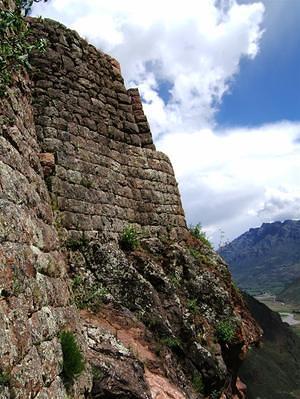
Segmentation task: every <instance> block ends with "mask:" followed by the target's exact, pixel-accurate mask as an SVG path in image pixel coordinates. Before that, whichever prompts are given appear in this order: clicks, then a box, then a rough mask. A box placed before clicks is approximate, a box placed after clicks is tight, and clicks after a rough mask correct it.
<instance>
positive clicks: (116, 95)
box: [31, 19, 186, 238]
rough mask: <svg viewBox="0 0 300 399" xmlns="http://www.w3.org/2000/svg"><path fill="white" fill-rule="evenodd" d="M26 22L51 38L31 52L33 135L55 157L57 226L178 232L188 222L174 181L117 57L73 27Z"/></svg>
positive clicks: (92, 231)
mask: <svg viewBox="0 0 300 399" xmlns="http://www.w3.org/2000/svg"><path fill="white" fill-rule="evenodd" d="M31 24H32V27H33V30H34V32H35V34H38V35H39V36H40V37H41V36H46V38H48V40H49V47H48V49H47V52H46V53H45V54H44V55H41V54H37V55H35V57H33V59H32V65H33V70H32V74H31V78H32V80H33V83H34V88H33V107H34V111H35V124H36V128H37V132H38V139H39V143H40V145H41V147H42V149H43V151H44V152H45V153H51V154H53V155H54V158H55V165H54V168H53V171H52V175H51V176H49V177H48V178H47V179H48V183H49V184H48V186H49V187H50V190H51V193H52V198H53V202H54V203H55V206H56V209H57V211H58V212H59V218H60V225H61V227H62V228H64V229H67V231H68V234H69V235H71V236H72V237H74V236H75V237H78V236H81V235H82V234H83V233H85V234H86V235H87V236H92V237H94V236H95V235H99V233H105V234H106V235H107V234H109V235H112V236H114V237H116V238H117V237H118V236H119V235H120V233H121V231H122V230H123V229H124V227H125V226H126V225H128V224H133V225H137V227H140V228H141V229H142V230H143V231H144V233H145V234H146V235H149V234H154V233H155V234H156V233H158V234H163V235H168V236H171V237H172V238H178V237H179V236H180V235H182V234H183V233H185V232H186V223H185V218H184V212H183V209H182V206H181V200H180V195H179V192H178V187H177V183H176V180H175V177H174V172H173V169H172V166H171V164H170V161H169V159H168V158H167V156H166V155H164V154H162V153H160V152H157V151H155V147H154V145H153V142H152V135H151V132H150V127H149V124H148V121H147V118H146V116H145V114H144V112H143V107H142V102H141V98H140V95H139V92H138V90H137V89H129V90H127V89H126V88H125V86H124V82H123V78H122V76H121V73H120V67H119V64H118V63H117V61H115V60H114V59H113V58H111V57H110V56H107V55H105V54H103V53H102V52H100V51H99V50H96V49H95V48H94V47H93V46H91V45H89V44H88V43H87V42H86V41H85V40H83V39H81V38H80V37H79V36H78V35H77V34H76V32H73V31H71V30H69V29H66V28H65V27H64V26H62V25H61V24H59V23H57V22H54V21H50V20H46V21H43V23H40V22H38V21H36V20H34V19H32V20H31ZM48 170H49V168H48V169H47V172H46V173H48Z"/></svg>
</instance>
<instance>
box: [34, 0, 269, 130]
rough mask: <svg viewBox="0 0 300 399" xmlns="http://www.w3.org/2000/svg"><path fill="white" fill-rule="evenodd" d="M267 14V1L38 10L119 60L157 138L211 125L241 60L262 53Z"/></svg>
mask: <svg viewBox="0 0 300 399" xmlns="http://www.w3.org/2000/svg"><path fill="white" fill-rule="evenodd" d="M263 12H264V6H263V5H262V3H252V4H247V5H245V4H244V5H241V4H238V3H237V2H236V1H235V0H222V1H218V2H217V1H214V0H201V1H198V0H186V1H184V2H183V1H173V0H172V1H171V0H164V1H160V0H153V1H151V2H149V1H146V0H127V1H124V0H111V1H104V0H85V2H84V5H83V2H82V0H52V1H51V2H50V3H47V4H46V5H45V4H43V3H39V4H36V5H35V7H34V13H35V15H38V14H42V15H47V16H50V17H52V18H54V19H58V20H60V21H62V22H63V23H66V24H67V25H68V26H71V27H72V28H74V29H76V30H77V31H78V32H79V33H80V34H82V35H83V36H85V37H87V38H88V39H89V41H91V42H92V43H93V44H94V45H96V46H97V47H99V48H101V49H102V50H104V51H105V52H108V53H110V54H112V55H113V56H115V57H116V58H117V59H118V60H119V61H120V62H121V65H122V69H123V74H124V76H125V79H126V82H127V84H128V85H129V86H139V88H140V90H141V93H142V95H143V99H144V103H145V111H146V113H147V115H148V117H149V120H150V124H151V126H152V130H153V134H154V137H158V136H159V135H161V134H164V133H165V132H172V131H174V129H175V128H176V129H178V128H180V129H181V130H183V131H187V130H189V131H191V130H193V129H196V128H197V129H198V128H199V126H201V127H203V126H210V125H211V124H212V123H213V116H214V113H215V111H216V109H217V107H218V105H219V104H220V101H221V99H222V96H223V95H224V93H225V92H226V91H227V90H228V87H229V84H230V81H231V80H232V79H233V77H234V75H235V74H236V73H237V72H238V69H239V62H240V59H241V57H249V58H254V57H255V55H256V54H257V52H258V49H259V41H260V38H261V35H262V31H261V28H260V24H261V22H262V18H263ZM162 82H167V84H168V87H169V92H168V93H161V90H160V89H161V83H162Z"/></svg>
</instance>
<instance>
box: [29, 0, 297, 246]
mask: <svg viewBox="0 0 300 399" xmlns="http://www.w3.org/2000/svg"><path fill="white" fill-rule="evenodd" d="M34 13H35V15H39V14H42V15H43V16H48V17H50V18H54V19H57V20H59V21H61V22H62V23H64V24H66V25H67V26H69V27H72V28H74V29H76V30H78V31H79V33H80V34H81V35H82V36H84V37H87V38H88V39H89V40H90V41H91V42H92V43H93V44H94V45H96V46H97V47H99V48H101V49H102V50H103V51H106V52H108V53H110V54H111V55H113V56H115V57H116V58H117V59H118V60H119V61H120V63H121V66H122V70H123V75H124V77H125V80H126V82H127V84H128V86H130V87H132V86H139V88H140V91H141V93H142V95H143V99H144V109H145V112H146V114H147V116H148V118H149V120H150V123H151V126H152V132H153V135H154V137H155V138H156V143H157V146H158V148H160V149H161V150H163V151H164V152H166V153H167V154H169V155H170V157H171V160H172V162H173V165H174V168H175V172H176V176H177V178H178V180H179V183H180V188H181V192H182V197H183V203H184V207H185V210H186V214H187V218H188V221H189V222H192V223H197V222H198V221H200V222H202V223H203V225H204V226H205V227H206V229H207V231H208V232H209V234H211V235H212V237H213V239H214V241H215V243H217V242H218V230H219V229H221V230H224V231H225V236H226V237H228V238H233V237H234V236H236V235H238V234H240V233H242V232H243V231H244V230H246V229H248V228H249V227H253V226H255V225H259V224H260V223H261V222H262V221H266V220H268V221H270V220H276V219H277V218H279V219H280V218H285V217H291V218H292V217H300V215H299V209H300V206H299V199H300V194H299V191H298V188H297V184H298V181H297V180H298V171H299V170H300V156H299V155H300V154H299V152H300V143H299V137H300V124H299V123H298V124H297V123H289V122H281V123H274V124H269V125H265V126H261V127H258V128H252V129H250V128H238V129H228V130H226V129H225V130H224V129H223V130H218V129H217V128H216V126H215V122H214V115H215V112H216V110H217V108H218V106H219V104H220V102H221V100H222V97H223V95H224V93H225V92H226V91H228V89H229V87H230V84H231V82H232V80H233V79H234V77H235V75H236V74H237V73H238V72H239V63H240V60H241V59H242V58H243V57H248V58H250V59H253V58H255V56H256V54H257V52H258V51H259V45H260V39H261V36H262V30H261V22H262V19H263V14H264V6H263V4H262V3H261V2H250V3H249V2H248V3H247V4H243V5H242V4H238V3H237V1H236V0H219V1H214V0H201V1H199V0H186V1H184V2H182V1H174V0H172V1H171V0H164V1H161V0H160V1H158V0H153V1H151V2H149V1H146V0H127V1H124V0H110V1H107V0H105V1H104V0H85V2H82V0H51V1H50V2H49V3H46V4H43V3H38V4H36V5H35V6H34ZM162 82H167V83H168V84H167V87H168V88H169V92H168V93H166V92H165V93H162V92H161V87H162ZM297 143H298V144H297Z"/></svg>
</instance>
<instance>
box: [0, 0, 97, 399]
mask: <svg viewBox="0 0 300 399" xmlns="http://www.w3.org/2000/svg"><path fill="white" fill-rule="evenodd" d="M9 4H10V3H8V2H0V9H2V8H3V7H8V6H9ZM11 6H13V4H11ZM28 84H29V82H28V79H26V78H24V77H23V76H15V82H14V88H13V89H10V90H9V93H8V96H7V97H6V98H5V99H2V98H1V99H0V377H1V378H0V379H1V383H0V397H1V399H7V398H15V399H24V398H25V399H27V398H28V399H29V398H32V397H34V398H37V399H38V398H39V399H42V398H43V399H50V398H57V399H64V398H65V397H66V394H67V393H66V390H65V387H64V385H63V381H62V379H61V376H60V374H61V371H62V350H61V345H60V341H59V333H60V331H62V330H63V329H64V328H67V329H70V330H73V331H77V333H78V338H79V340H81V342H82V344H84V340H83V338H82V336H81V332H80V327H79V318H78V314H77V313H76V309H75V307H74V306H71V305H70V302H71V301H70V295H71V291H70V288H69V285H68V280H67V268H66V264H65V260H64V256H63V254H62V253H61V251H60V249H59V239H58V236H57V233H56V230H55V227H54V226H53V214H52V209H51V202H50V196H49V193H48V190H47V187H46V184H45V181H44V176H43V170H42V167H41V164H40V161H39V157H38V154H39V153H40V152H41V149H40V147H39V144H38V142H37V138H36V131H35V126H34V120H33V114H32V107H31V103H30V91H29V89H28ZM3 375H6V376H7V381H6V383H4V380H3ZM6 385H7V386H6ZM86 386H89V383H88V382H87V381H85V376H83V377H82V380H81V381H78V384H77V387H76V388H75V391H76V397H78V398H81V397H82V395H81V393H82V392H83V391H84V388H85V387H86ZM80 392H81V393H80Z"/></svg>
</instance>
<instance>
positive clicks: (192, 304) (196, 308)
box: [187, 298, 199, 314]
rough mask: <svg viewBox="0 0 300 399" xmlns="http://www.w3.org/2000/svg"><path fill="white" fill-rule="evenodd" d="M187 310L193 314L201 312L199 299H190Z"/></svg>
mask: <svg viewBox="0 0 300 399" xmlns="http://www.w3.org/2000/svg"><path fill="white" fill-rule="evenodd" d="M187 308H188V310H189V311H190V312H191V313H193V314H195V313H197V312H199V306H198V303H197V299H196V298H194V299H189V300H188V301H187Z"/></svg>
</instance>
